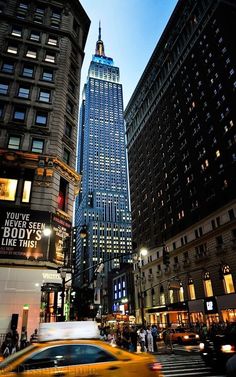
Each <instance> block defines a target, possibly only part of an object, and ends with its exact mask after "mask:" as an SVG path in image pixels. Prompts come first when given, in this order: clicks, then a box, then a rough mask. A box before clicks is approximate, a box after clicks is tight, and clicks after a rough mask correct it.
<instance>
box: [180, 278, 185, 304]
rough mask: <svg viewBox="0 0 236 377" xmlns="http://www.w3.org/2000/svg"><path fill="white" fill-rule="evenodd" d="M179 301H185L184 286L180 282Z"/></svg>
mask: <svg viewBox="0 0 236 377" xmlns="http://www.w3.org/2000/svg"><path fill="white" fill-rule="evenodd" d="M179 301H180V302H183V301H184V287H183V286H182V284H181V283H180V288H179Z"/></svg>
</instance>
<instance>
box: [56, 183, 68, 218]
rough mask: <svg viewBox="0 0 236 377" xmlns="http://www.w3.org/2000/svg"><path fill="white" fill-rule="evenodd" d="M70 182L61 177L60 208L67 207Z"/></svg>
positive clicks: (64, 208) (64, 209) (63, 209)
mask: <svg viewBox="0 0 236 377" xmlns="http://www.w3.org/2000/svg"><path fill="white" fill-rule="evenodd" d="M67 191H68V182H67V181H66V180H65V179H64V178H62V177H61V178H60V186H59V195H58V208H59V209H60V210H62V211H66V209H67V195H68V193H67Z"/></svg>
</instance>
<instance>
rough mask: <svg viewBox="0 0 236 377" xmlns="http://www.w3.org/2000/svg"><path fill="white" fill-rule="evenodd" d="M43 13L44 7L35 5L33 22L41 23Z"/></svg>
mask: <svg viewBox="0 0 236 377" xmlns="http://www.w3.org/2000/svg"><path fill="white" fill-rule="evenodd" d="M44 13H45V9H44V8H43V7H37V8H36V9H35V14H34V22H36V23H38V24H42V23H43V17H44Z"/></svg>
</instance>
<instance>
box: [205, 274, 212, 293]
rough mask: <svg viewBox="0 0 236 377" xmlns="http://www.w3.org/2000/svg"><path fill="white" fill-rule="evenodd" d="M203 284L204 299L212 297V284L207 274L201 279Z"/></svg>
mask: <svg viewBox="0 0 236 377" xmlns="http://www.w3.org/2000/svg"><path fill="white" fill-rule="evenodd" d="M203 284H204V291H205V296H206V297H211V296H213V289H212V284H211V279H210V273H209V272H205V274H204V277H203Z"/></svg>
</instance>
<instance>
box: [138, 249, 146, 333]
mask: <svg viewBox="0 0 236 377" xmlns="http://www.w3.org/2000/svg"><path fill="white" fill-rule="evenodd" d="M147 253H148V250H147V249H146V248H144V247H142V248H141V249H140V251H139V297H140V311H141V321H142V326H144V325H145V318H144V297H143V293H144V292H143V287H142V283H143V274H142V257H145V256H146V255H147Z"/></svg>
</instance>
